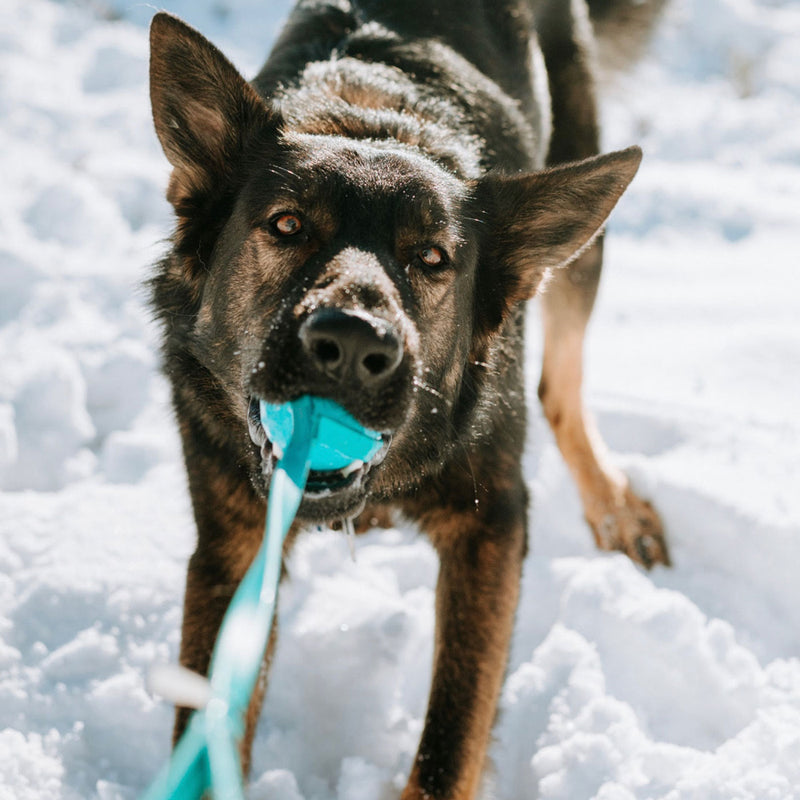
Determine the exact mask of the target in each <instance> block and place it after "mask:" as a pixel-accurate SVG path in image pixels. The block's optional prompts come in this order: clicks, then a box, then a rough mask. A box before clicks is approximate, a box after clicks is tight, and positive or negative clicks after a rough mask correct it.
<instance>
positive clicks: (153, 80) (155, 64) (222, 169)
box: [150, 12, 274, 213]
mask: <svg viewBox="0 0 800 800" xmlns="http://www.w3.org/2000/svg"><path fill="white" fill-rule="evenodd" d="M150 100H151V103H152V106H153V121H154V122H155V128H156V134H157V135H158V138H159V141H160V142H161V146H162V148H163V149H164V154H165V155H166V156H167V159H168V160H169V162H170V164H172V166H173V167H174V169H173V172H172V178H171V180H170V183H169V188H168V189H167V199H168V200H169V201H170V203H172V205H173V206H175V209H176V210H177V211H178V213H181V210H182V209H185V208H186V206H187V204H191V203H192V202H193V201H196V199H197V198H198V197H199V196H202V195H203V194H205V193H206V192H208V191H210V190H211V189H212V188H213V187H215V186H217V185H219V184H220V183H221V182H222V183H224V182H225V181H226V180H227V179H228V178H229V177H230V175H231V173H232V172H233V170H234V169H235V167H236V164H237V162H238V159H239V157H240V155H241V153H242V151H243V149H244V146H245V144H246V142H247V140H248V137H249V136H251V135H252V134H253V132H254V131H256V130H258V129H263V128H264V127H265V126H269V125H273V126H274V123H273V122H272V120H271V115H270V111H269V109H268V108H267V106H266V104H265V103H264V101H263V100H262V99H261V98H260V97H259V96H258V94H257V93H256V91H255V90H254V89H253V87H252V86H250V84H249V83H247V81H245V79H244V78H243V77H242V76H241V75H240V74H239V73H238V72H237V71H236V68H235V67H234V66H233V64H231V63H230V61H228V59H227V58H225V56H224V55H223V54H222V53H221V52H220V51H219V50H218V49H217V48H216V47H214V45H213V44H211V42H209V41H208V40H207V39H206V38H205V37H203V36H202V35H201V34H200V33H198V32H197V31H196V30H194V28H190V27H189V26H188V25H186V24H185V23H184V22H181V20H179V19H177V18H176V17H173V16H171V15H170V14H165V13H163V12H161V13H159V14H156V15H155V17H153V21H152V23H151V25H150Z"/></svg>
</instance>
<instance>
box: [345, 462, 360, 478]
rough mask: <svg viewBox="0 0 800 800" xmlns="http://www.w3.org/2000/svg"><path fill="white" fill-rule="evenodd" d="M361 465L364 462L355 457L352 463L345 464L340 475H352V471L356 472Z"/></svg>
mask: <svg viewBox="0 0 800 800" xmlns="http://www.w3.org/2000/svg"><path fill="white" fill-rule="evenodd" d="M363 466H364V462H363V461H360V460H358V459H356V460H355V461H353V463H352V464H348V466H346V467H345V468H344V469H343V470H342V475H344V477H345V478H346V477H347V476H348V475H352V474H353V473H354V472H357V471H358V470H360V469H361V467H363Z"/></svg>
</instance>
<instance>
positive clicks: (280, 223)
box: [272, 214, 303, 236]
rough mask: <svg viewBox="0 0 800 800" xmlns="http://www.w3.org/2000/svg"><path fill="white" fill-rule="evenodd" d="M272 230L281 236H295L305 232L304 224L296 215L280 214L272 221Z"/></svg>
mask: <svg viewBox="0 0 800 800" xmlns="http://www.w3.org/2000/svg"><path fill="white" fill-rule="evenodd" d="M272 229H273V230H274V231H275V233H277V234H280V235H281V236H295V235H296V234H298V233H300V231H301V230H303V223H302V222H301V221H300V217H298V216H297V215H296V214H279V215H278V216H277V217H275V218H273V220H272Z"/></svg>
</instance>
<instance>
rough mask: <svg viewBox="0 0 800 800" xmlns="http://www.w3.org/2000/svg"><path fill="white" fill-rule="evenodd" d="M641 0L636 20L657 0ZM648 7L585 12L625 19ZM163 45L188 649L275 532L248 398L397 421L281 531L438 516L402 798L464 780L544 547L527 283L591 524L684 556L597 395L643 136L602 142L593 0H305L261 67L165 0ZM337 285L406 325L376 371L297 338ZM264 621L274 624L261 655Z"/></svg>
mask: <svg viewBox="0 0 800 800" xmlns="http://www.w3.org/2000/svg"><path fill="white" fill-rule="evenodd" d="M636 5H637V9H638V11H637V14H639V16H637V20H638V19H640V18H641V15H642V14H644V13H647V14H649V15H650V17H652V15H653V11H652V9H653V8H654V6H656V5H658V3H655V4H653V3H650V4H645V6H646V8H647V9H649V11H647V12H645V11H643V10H642V9H643V8H644V7H642V6H641V4H636ZM630 6H631V4H630V3H628V2H626V0H618V2H616V3H609V2H600V0H597V2H596V3H594V4H590V10H593V11H594V12H595V13H596V14H597V15H598V19H602V21H603V24H604V25H605V26H606V27H607V28H609V29H613V30H614V31H616V32H618V31H620V30H623V29H624V21H625V19H626V18H627V17H628V16H630V14H631V13H632V10H631V8H630ZM429 21H430V22H432V23H433V24H432V25H430V26H429V24H428V22H429ZM434 28H435V30H436V35H435V36H433V35H431V30H432V29H434ZM151 44H152V60H151V94H152V101H153V112H154V120H155V126H156V131H157V133H158V136H159V139H160V141H161V143H162V146H163V148H164V152H165V154H166V156H167V158H168V159H169V161H170V163H171V164H172V166H173V173H172V177H171V180H170V184H169V188H168V192H167V196H168V198H169V200H170V202H171V203H172V204H173V206H174V208H175V212H176V215H177V228H176V232H175V236H174V239H173V246H172V249H171V251H170V252H169V254H168V255H167V256H166V257H165V259H164V260H163V261H162V263H161V265H160V266H159V269H158V272H157V275H156V276H155V278H154V280H153V282H152V285H153V296H154V304H155V308H156V310H157V313H158V315H159V318H160V320H161V321H162V323H163V326H164V356H165V369H166V372H167V374H168V376H169V378H170V380H171V382H172V386H173V400H174V406H175V410H176V414H177V418H178V422H179V425H180V431H181V436H182V441H183V447H184V455H185V460H186V468H187V473H188V477H189V487H190V491H191V496H192V502H193V506H194V512H195V518H196V522H197V529H198V544H197V550H196V552H195V554H194V555H193V556H192V559H191V561H190V564H189V571H188V577H187V589H186V602H185V613H184V624H183V637H182V644H181V662H182V663H183V664H184V665H186V666H187V667H189V668H191V669H194V670H196V671H199V672H205V671H206V670H207V668H208V663H209V656H210V653H211V650H212V648H213V644H214V640H215V638H216V634H217V631H218V629H219V625H220V622H221V620H222V616H223V614H224V612H225V609H226V607H227V604H228V602H229V600H230V598H231V596H232V595H233V592H234V590H235V588H236V586H237V585H238V583H239V581H240V580H241V578H242V576H243V575H244V573H245V571H246V570H247V568H248V566H249V564H250V562H251V560H252V558H253V556H254V554H255V552H256V549H257V547H258V545H259V542H260V538H261V535H262V526H263V519H264V513H265V498H266V495H267V491H268V486H269V479H270V474H271V469H272V466H273V459H272V458H271V456H270V453H269V449H268V448H269V444H268V443H267V444H266V445H264V446H263V447H262V442H263V437H262V438H259V436H260V435H259V434H258V431H257V430H256V432H255V433H252V430H251V432H248V410H249V406H250V403H251V400H252V399H253V398H256V399H257V398H263V399H266V400H269V401H276V402H279V401H285V400H288V399H292V398H295V397H297V396H300V395H303V394H315V395H322V396H326V397H330V398H332V399H333V400H335V401H337V402H339V403H341V404H342V405H344V406H345V407H346V408H347V409H348V410H349V411H350V412H351V413H352V414H353V415H354V416H356V417H357V418H358V419H359V420H360V421H361V422H362V423H363V424H364V425H366V426H367V427H370V428H373V429H375V430H379V431H381V432H383V433H384V434H385V436H386V441H387V442H388V440H389V437H390V436H391V437H392V438H391V444H390V446H389V447H388V450H386V455H385V460H384V461H383V462H382V463H375V464H372V465H370V466H369V467H365V468H363V471H362V472H359V473H357V474H356V477H354V478H351V479H349V481H350V482H349V483H346V484H342V486H341V487H339V488H337V489H336V491H334V492H332V493H330V494H324V493H316V494H315V493H314V491H311V490H309V492H310V493H307V494H306V496H305V498H304V500H303V504H302V505H301V508H300V512H299V514H298V522H297V524H296V526H295V528H294V529H293V534H292V535H291V536H290V537H289V538H288V540H287V545H286V549H287V550H288V549H289V548H290V547H291V542H292V541H293V539H294V534H295V533H297V531H298V530H300V528H301V527H302V524H303V522H320V521H327V522H331V523H336V522H338V521H339V520H341V519H342V518H346V517H354V516H358V515H359V514H361V515H362V516H361V520H362V524H363V523H364V521H366V522H367V523H371V520H372V519H373V518H375V519H377V518H380V519H384V518H385V517H386V516H387V514H388V512H389V510H390V509H392V508H394V509H396V510H399V511H400V512H402V513H403V514H404V515H405V516H406V517H408V518H411V519H412V520H415V521H416V522H417V523H418V524H419V526H420V528H421V529H422V530H423V531H424V532H425V533H426V534H427V535H428V536H429V537H430V539H431V541H432V543H433V545H434V547H435V548H436V550H437V552H438V554H439V557H440V562H441V570H440V574H439V580H438V584H437V591H436V619H437V623H436V644H435V651H434V652H435V657H434V665H433V681H432V687H431V696H430V702H429V708H428V713H427V717H426V722H425V728H424V731H423V734H422V737H421V741H420V745H419V752H418V755H417V759H416V761H415V764H414V767H413V770H412V773H411V776H410V778H409V782H408V785H407V787H406V789H405V791H404V792H403V795H402V798H403V800H422V798H435V799H436V800H444V799H445V798H450V799H451V800H455V799H456V798H458V800H469V799H470V798H474V797H475V795H476V792H477V791H478V786H479V781H480V777H481V773H482V769H483V762H484V759H485V754H486V748H487V743H488V739H489V734H490V730H491V725H492V722H493V719H494V715H495V709H496V704H497V698H498V695H499V692H500V687H501V683H502V679H503V674H504V671H505V665H506V659H507V650H508V643H509V640H510V636H511V631H512V627H513V619H514V614H515V609H516V604H517V597H518V593H519V578H520V572H521V568H522V561H523V557H524V555H525V552H526V549H527V531H526V528H527V494H526V489H525V483H524V480H523V477H522V473H521V468H520V460H521V456H522V443H523V441H524V436H525V399H524V395H523V385H524V382H523V378H522V342H523V332H524V303H525V301H526V300H527V299H528V298H530V297H532V296H534V295H535V294H536V293H537V292H538V290H539V287H540V286H541V285H542V284H543V283H544V282H545V281H546V280H548V279H549V281H550V285H549V290H548V291H547V292H546V293H545V294H544V320H545V352H544V366H543V372H542V379H541V383H540V388H539V394H540V397H541V399H542V403H543V406H544V409H545V413H546V415H547V418H548V419H549V421H550V423H551V425H552V427H553V430H554V431H555V434H556V438H557V440H558V444H559V446H560V448H561V450H562V452H563V454H564V456H565V459H566V460H567V463H568V464H569V466H570V469H571V470H572V472H573V474H574V475H575V478H576V481H577V483H578V487H579V489H580V492H581V497H582V500H583V503H584V509H585V512H586V516H587V520H588V521H589V523H590V525H591V526H592V529H593V531H594V533H595V538H596V540H597V543H598V545H599V546H600V547H603V548H615V549H620V550H623V551H624V552H627V553H628V554H629V555H630V556H631V557H632V558H634V559H635V560H637V561H640V562H641V563H643V564H645V565H646V566H650V565H651V564H653V563H656V562H664V563H666V562H667V561H668V556H667V551H666V546H665V544H664V539H663V535H662V532H661V528H660V523H659V522H658V518H657V517H656V516H655V513H654V512H653V511H652V509H651V508H650V507H649V505H648V504H647V503H645V502H643V501H641V500H640V499H639V498H638V497H636V495H634V494H633V492H632V491H631V490H630V487H629V486H628V483H627V480H626V479H625V477H624V476H623V475H621V473H619V472H617V471H616V470H615V469H614V468H613V467H611V466H610V465H609V464H608V463H607V462H606V460H605V458H604V457H603V448H602V443H601V442H600V441H599V439H598V438H597V437H596V436H595V435H594V434H592V431H591V425H590V423H589V422H588V420H587V416H586V413H585V411H584V409H583V406H582V404H581V400H580V384H581V346H582V339H583V331H584V328H585V325H586V321H587V319H588V316H589V313H590V312H591V308H592V305H593V302H594V296H595V293H596V288H597V281H598V279H599V276H600V269H601V263H602V251H601V244H600V239H599V237H598V232H599V231H600V229H601V227H602V225H603V223H604V221H605V219H606V217H607V216H608V214H609V213H610V211H611V209H612V208H613V206H614V204H615V203H616V201H617V199H618V198H619V196H620V195H621V194H622V192H623V191H624V189H625V187H626V186H627V185H628V183H629V181H630V180H631V179H632V177H633V175H634V173H635V171H636V169H637V167H638V163H639V159H640V153H639V151H638V150H637V149H636V148H631V149H629V150H626V151H622V152H619V153H613V154H610V155H607V156H597V152H598V128H597V119H596V109H595V100H594V84H593V80H594V79H593V72H592V63H593V61H592V55H591V52H592V34H591V26H590V23H589V19H588V17H587V16H586V7H585V6H583V4H582V3H579V2H573V3H565V2H560V0H530V2H529V3H526V2H521V1H520V2H516V1H511V0H509V2H499V1H498V2H497V3H492V4H483V3H479V2H466V1H464V2H454V0H441V2H439V3H438V4H436V5H435V6H434V7H433V8H431V7H430V5H429V3H428V2H424V3H423V2H422V0H404V2H398V3H397V4H392V3H388V2H387V3H382V4H378V3H374V2H371V0H360V1H359V2H355V0H354V2H353V3H352V5H350V6H349V8H346V4H336V5H335V6H334V5H327V4H326V3H325V2H324V1H323V0H304V1H303V2H301V3H300V4H299V5H298V7H297V8H296V9H295V11H294V12H293V14H292V16H291V17H290V20H289V22H288V24H287V26H286V29H285V30H284V32H283V34H282V35H281V37H280V39H279V40H278V42H277V44H276V46H275V48H274V50H273V53H272V55H271V56H270V59H269V60H268V62H267V64H266V65H265V66H264V68H263V69H262V71H261V73H260V74H259V75H258V76H257V78H256V79H255V80H254V81H253V83H252V84H248V83H247V82H245V81H244V80H243V79H242V78H241V77H240V76H239V74H238V73H237V72H236V70H235V69H234V68H233V66H232V65H231V64H230V63H229V62H228V61H227V60H226V59H225V58H224V57H223V56H222V55H221V54H220V53H219V51H217V50H216V49H215V48H214V47H213V46H212V45H211V44H210V43H208V42H207V41H206V40H204V39H203V38H202V37H201V36H200V35H199V34H198V33H197V32H195V31H193V30H192V29H190V28H188V27H187V26H185V25H184V24H183V23H181V22H179V21H178V20H176V19H174V18H172V17H169V16H168V15H165V14H159V15H157V16H156V17H155V18H154V21H153V25H152V29H151ZM542 63H543V64H544V69H545V70H546V75H544V74H538V72H539V71H541V68H542V67H541V65H542ZM537 81H538V84H540V85H541V84H547V86H548V87H549V96H548V95H547V94H542V93H537V91H536V90H535V88H534V87H535V86H536V85H537ZM582 159H583V160H582ZM565 162H569V163H565ZM576 162H577V163H576ZM547 165H549V166H550V168H549V169H543V168H544V167H545V166H547ZM286 215H289V216H290V217H291V218H292V220H293V221H292V226H294V224H295V222H296V223H297V225H298V227H297V233H296V234H295V233H294V232H293V233H292V235H291V236H287V235H286V234H285V232H283V231H282V230H281V229H280V228H279V227H277V225H278V223H277V222H276V221H277V220H280V219H282V218H284V217H285V216H286ZM430 248H434V249H436V248H438V252H439V253H440V254H443V256H444V259H443V261H442V263H441V264H440V265H437V266H436V267H432V266H430V265H429V264H426V263H425V261H424V260H423V255H425V254H426V253H428V252H429V251H430ZM320 309H321V310H322V311H323V312H325V313H327V314H328V315H331V314H344V315H345V317H346V319H347V324H348V325H351V326H353V325H356V322H353V320H354V319H356V320H362V321H363V320H367V322H358V325H361V326H362V328H363V326H364V325H367V326H368V328H369V331H370V332H371V333H370V334H369V335H370V336H372V337H373V339H375V337H378V340H379V341H381V342H383V341H384V340H385V341H390V342H393V343H396V344H397V346H398V347H399V350H398V351H397V352H398V358H397V360H396V362H392V368H391V369H388V368H387V369H384V368H383V367H381V368H380V369H379V370H377V371H376V372H375V374H374V375H373V374H371V373H370V374H366V373H365V374H366V377H363V378H359V379H358V380H355V378H353V379H352V380H351V379H350V378H348V379H345V378H344V377H342V375H341V374H340V373H339V372H338V371H334V370H333V369H332V368H329V364H328V363H327V362H323V360H322V356H320V355H319V353H317V352H315V351H314V350H313V348H311V347H310V346H309V344H308V338H307V337H306V332H307V331H308V330H309V329H310V328H309V326H310V325H311V324H312V323H314V324H317V323H319V321H320V320H321V319H322V317H321V316H320ZM326 319H327V318H326ZM337 319H339V317H337ZM386 337H388V338H386ZM359 346H360V345H359ZM393 346H394V345H393ZM334 350H335V348H334ZM320 352H322V351H320ZM336 352H337V354H338V351H336ZM373 355H374V354H373ZM359 357H361V355H360V353H359ZM337 363H338V362H337ZM361 363H362V364H363V363H366V361H364V362H361ZM337 369H338V368H337ZM353 374H355V373H353ZM251 428H252V426H251ZM261 433H262V434H263V431H262V432H261ZM251 437H252V440H251ZM323 479H327V477H326V476H322V477H319V476H318V477H317V480H318V481H320V480H323ZM365 506H366V507H367V508H368V510H367V512H366V513H363V514H362V512H363V511H364V509H365ZM372 509H375V510H374V511H373V510H372ZM274 645H275V631H273V636H272V638H271V642H270V646H269V648H268V653H267V654H266V662H268V661H269V657H270V655H271V653H272V650H273V648H274ZM265 674H266V673H265ZM264 689H265V682H264V681H262V682H260V684H259V688H258V690H257V691H256V696H255V697H254V698H253V701H252V703H251V708H250V714H249V717H248V725H247V731H246V734H245V737H244V740H243V743H242V751H243V760H244V763H245V765H246V764H247V763H248V760H249V750H250V744H251V742H252V737H253V733H254V729H255V724H256V720H257V717H258V710H259V707H260V704H261V700H262V698H263V692H264ZM186 716H187V712H186V711H185V710H183V711H180V712H179V713H178V717H177V722H176V735H177V734H179V733H180V731H181V730H182V729H183V727H184V725H185V722H186Z"/></svg>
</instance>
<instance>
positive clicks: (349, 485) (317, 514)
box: [247, 396, 392, 520]
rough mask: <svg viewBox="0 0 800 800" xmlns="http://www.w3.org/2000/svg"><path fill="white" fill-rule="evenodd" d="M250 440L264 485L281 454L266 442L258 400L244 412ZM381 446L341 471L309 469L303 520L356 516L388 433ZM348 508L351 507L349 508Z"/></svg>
mask: <svg viewBox="0 0 800 800" xmlns="http://www.w3.org/2000/svg"><path fill="white" fill-rule="evenodd" d="M247 427H248V430H249V432H250V439H251V440H252V441H253V444H254V445H256V447H257V448H258V449H259V451H260V454H261V469H262V474H263V476H264V480H265V482H266V483H268V482H269V479H270V477H271V475H272V472H273V470H274V469H275V465H276V464H277V463H278V461H279V460H280V458H281V457H282V456H283V453H282V452H281V450H280V447H279V446H278V445H277V444H276V443H275V442H272V441H270V439H269V437H268V436H267V433H266V431H265V430H264V426H263V425H262V424H261V417H260V410H259V399H258V397H255V396H253V397H251V398H250V406H249V408H248V412H247ZM381 436H382V445H381V447H380V449H379V450H378V451H377V452H376V453H375V455H374V456H372V458H371V459H370V460H369V461H366V462H365V461H354V462H352V463H351V464H348V465H347V466H346V467H344V468H342V469H334V470H313V469H312V470H311V471H310V472H309V475H308V480H307V481H306V486H305V491H304V492H303V504H302V506H301V508H300V514H301V515H302V516H303V517H306V518H319V519H323V518H324V519H326V520H328V519H331V518H333V517H335V516H337V515H338V516H340V517H344V516H347V515H348V514H349V513H353V514H356V513H358V512H359V511H360V510H361V509H360V507H361V506H363V504H364V495H365V488H366V487H365V484H366V480H367V477H368V476H369V474H370V471H371V470H373V469H375V467H377V466H378V465H379V464H381V463H382V462H383V460H384V459H385V458H386V453H387V451H388V450H389V446H390V444H391V441H392V436H391V434H390V433H383V434H382V435H381ZM351 506H352V508H351Z"/></svg>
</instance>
